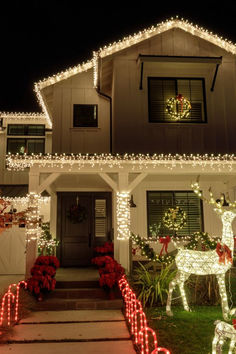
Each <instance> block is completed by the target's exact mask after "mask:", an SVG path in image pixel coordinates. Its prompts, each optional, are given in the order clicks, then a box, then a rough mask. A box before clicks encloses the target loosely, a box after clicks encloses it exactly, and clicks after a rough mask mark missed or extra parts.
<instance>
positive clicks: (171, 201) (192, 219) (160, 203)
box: [147, 191, 202, 237]
mask: <svg viewBox="0 0 236 354" xmlns="http://www.w3.org/2000/svg"><path fill="white" fill-rule="evenodd" d="M175 206H179V207H180V208H181V209H183V210H184V211H185V212H186V214H187V224H186V226H185V227H184V228H183V229H181V230H179V231H178V232H177V234H178V235H180V236H184V235H191V234H193V233H194V232H196V231H201V229H202V208H201V200H200V199H199V198H198V197H197V196H196V195H195V194H194V192H192V191H183V192H179V191H176V192H174V191H173V192H156V191H153V192H147V214H148V234H149V236H150V237H155V236H166V235H173V231H172V230H169V229H167V228H165V227H164V225H163V223H162V219H163V216H164V213H165V212H166V211H167V210H168V209H169V208H171V207H175Z"/></svg>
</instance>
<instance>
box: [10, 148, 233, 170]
mask: <svg viewBox="0 0 236 354" xmlns="http://www.w3.org/2000/svg"><path fill="white" fill-rule="evenodd" d="M6 162H7V166H8V167H7V168H8V170H14V171H21V170H24V169H25V168H30V167H33V166H38V167H50V168H56V167H60V168H63V167H65V168H67V169H68V168H69V170H71V169H72V168H74V167H75V168H77V169H83V168H85V167H90V168H97V169H100V170H103V169H104V168H109V169H118V170H119V169H122V168H124V167H126V166H129V168H131V170H135V171H137V170H138V171H141V170H144V169H148V168H149V169H150V168H152V169H156V168H158V167H163V168H166V169H169V170H173V169H176V168H180V169H182V168H183V167H191V168H192V169H193V168H200V169H201V170H202V171H204V169H207V170H213V171H218V172H220V171H223V172H224V171H226V170H227V172H230V171H233V169H234V168H235V167H236V156H235V155H234V154H232V155H228V154H225V155H208V154H205V155H192V154H190V155H185V154H184V155H178V154H176V155H171V154H168V155H164V154H159V155H158V154H153V155H149V154H146V155H145V154H137V155H136V154H124V155H119V154H115V155H112V154H93V155H89V154H85V155H83V154H73V153H72V154H70V155H66V154H60V155H58V154H46V155H42V154H38V155H37V154H35V155H34V154H31V155H26V154H23V155H20V154H16V155H14V154H10V153H9V154H8V155H7V157H6Z"/></svg>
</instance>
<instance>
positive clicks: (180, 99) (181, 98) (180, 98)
mask: <svg viewBox="0 0 236 354" xmlns="http://www.w3.org/2000/svg"><path fill="white" fill-rule="evenodd" d="M183 98H184V96H183V95H181V93H179V94H178V95H177V96H176V99H177V100H178V101H179V103H180V105H181V112H183Z"/></svg>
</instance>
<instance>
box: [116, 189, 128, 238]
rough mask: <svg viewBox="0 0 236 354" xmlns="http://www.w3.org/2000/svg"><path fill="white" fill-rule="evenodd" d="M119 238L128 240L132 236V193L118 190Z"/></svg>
mask: <svg viewBox="0 0 236 354" xmlns="http://www.w3.org/2000/svg"><path fill="white" fill-rule="evenodd" d="M116 200H117V204H116V205H117V211H116V212H117V239H118V240H128V239H129V237H130V205H129V201H130V193H127V192H117V194H116Z"/></svg>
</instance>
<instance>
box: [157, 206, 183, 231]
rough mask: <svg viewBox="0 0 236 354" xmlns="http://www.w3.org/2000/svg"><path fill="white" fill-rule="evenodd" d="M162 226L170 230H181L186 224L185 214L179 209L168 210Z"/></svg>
mask: <svg viewBox="0 0 236 354" xmlns="http://www.w3.org/2000/svg"><path fill="white" fill-rule="evenodd" d="M162 221H163V224H164V225H165V227H167V228H168V229H170V230H173V231H178V230H181V229H182V228H183V227H184V226H185V225H186V223H187V214H186V213H185V211H183V210H182V209H181V208H180V207H178V206H177V207H176V208H169V209H168V210H167V211H166V212H165V214H164V216H163V219H162Z"/></svg>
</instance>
